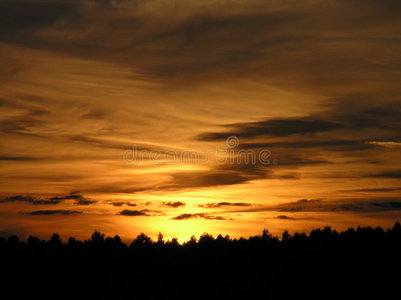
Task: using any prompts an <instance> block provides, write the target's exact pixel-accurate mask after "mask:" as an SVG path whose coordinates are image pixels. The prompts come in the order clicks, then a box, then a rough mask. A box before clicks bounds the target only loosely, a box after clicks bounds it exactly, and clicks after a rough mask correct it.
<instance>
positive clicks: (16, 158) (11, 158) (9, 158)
mask: <svg viewBox="0 0 401 300" xmlns="http://www.w3.org/2000/svg"><path fill="white" fill-rule="evenodd" d="M36 159H37V158H35V157H27V156H26V157H22V156H0V161H32V160H36Z"/></svg>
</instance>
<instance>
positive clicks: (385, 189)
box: [342, 187, 401, 193]
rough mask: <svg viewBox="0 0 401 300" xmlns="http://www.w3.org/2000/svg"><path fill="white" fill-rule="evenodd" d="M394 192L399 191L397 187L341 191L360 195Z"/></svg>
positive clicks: (400, 189)
mask: <svg viewBox="0 0 401 300" xmlns="http://www.w3.org/2000/svg"><path fill="white" fill-rule="evenodd" d="M396 191H401V188H399V187H383V188H366V189H353V190H342V192H362V193H371V192H396Z"/></svg>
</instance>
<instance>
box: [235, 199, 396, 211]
mask: <svg viewBox="0 0 401 300" xmlns="http://www.w3.org/2000/svg"><path fill="white" fill-rule="evenodd" d="M400 210H401V199H400V198H373V197H372V198H350V199H342V200H331V201H330V200H323V199H310V200H308V199H301V200H299V201H296V202H290V203H284V204H280V205H274V206H261V207H255V208H250V209H245V210H235V212H263V211H277V212H291V213H297V212H357V213H369V212H386V211H400ZM231 212H233V211H231Z"/></svg>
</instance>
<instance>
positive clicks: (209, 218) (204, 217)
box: [171, 213, 232, 220]
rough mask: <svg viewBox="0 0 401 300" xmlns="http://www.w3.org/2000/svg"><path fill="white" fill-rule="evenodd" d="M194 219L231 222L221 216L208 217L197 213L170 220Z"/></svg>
mask: <svg viewBox="0 0 401 300" xmlns="http://www.w3.org/2000/svg"><path fill="white" fill-rule="evenodd" d="M196 218H201V219H206V220H232V219H231V218H230V219H227V218H225V217H222V216H213V215H208V214H205V213H198V214H181V215H178V216H176V217H173V218H171V219H172V220H188V219H196Z"/></svg>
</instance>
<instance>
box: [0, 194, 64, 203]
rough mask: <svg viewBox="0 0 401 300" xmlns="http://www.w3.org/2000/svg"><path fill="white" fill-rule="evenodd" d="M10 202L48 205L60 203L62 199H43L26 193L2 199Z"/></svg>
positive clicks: (4, 201)
mask: <svg viewBox="0 0 401 300" xmlns="http://www.w3.org/2000/svg"><path fill="white" fill-rule="evenodd" d="M9 202H26V203H31V204H37V205H46V204H52V205H55V204H59V203H60V202H62V200H59V199H51V198H50V199H42V198H35V197H32V196H24V195H16V196H11V197H5V198H2V199H0V203H9Z"/></svg>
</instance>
